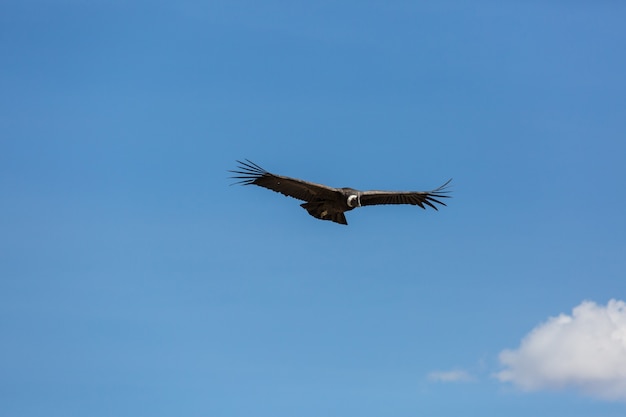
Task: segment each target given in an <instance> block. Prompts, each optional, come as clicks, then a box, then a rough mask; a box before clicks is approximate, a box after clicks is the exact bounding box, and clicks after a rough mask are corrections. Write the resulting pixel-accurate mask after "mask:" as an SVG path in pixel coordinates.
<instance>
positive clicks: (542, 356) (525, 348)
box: [496, 300, 626, 400]
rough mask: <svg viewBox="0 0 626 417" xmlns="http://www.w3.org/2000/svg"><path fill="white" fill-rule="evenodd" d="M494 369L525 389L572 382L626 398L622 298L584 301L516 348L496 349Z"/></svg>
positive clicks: (594, 393) (582, 388) (625, 318)
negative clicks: (603, 302)
mask: <svg viewBox="0 0 626 417" xmlns="http://www.w3.org/2000/svg"><path fill="white" fill-rule="evenodd" d="M500 362H501V363H502V365H503V366H504V369H503V370H502V371H501V372H499V373H497V374H496V377H497V378H498V379H499V380H500V381H503V382H511V383H513V384H514V385H516V386H518V387H519V388H521V389H523V390H540V389H559V388H567V387H574V388H577V389H579V390H580V391H581V392H583V393H585V394H587V395H590V396H593V397H596V398H602V399H609V400H626V303H624V302H623V301H617V300H611V301H609V303H608V304H607V305H606V306H599V305H597V304H596V303H593V302H591V301H584V302H583V303H581V304H580V305H579V306H577V307H575V308H574V309H573V311H572V315H571V316H569V315H565V314H561V315H559V316H558V317H551V318H549V319H548V320H547V321H546V322H545V323H543V324H540V325H539V326H537V327H536V328H535V329H533V330H532V331H531V332H530V333H529V334H528V335H526V336H525V337H524V338H523V339H522V342H521V345H520V346H519V348H517V349H515V350H504V351H502V352H501V353H500Z"/></svg>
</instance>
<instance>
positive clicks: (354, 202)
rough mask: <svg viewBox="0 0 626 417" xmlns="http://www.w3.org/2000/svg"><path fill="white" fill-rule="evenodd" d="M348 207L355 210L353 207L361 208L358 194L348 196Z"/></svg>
mask: <svg viewBox="0 0 626 417" xmlns="http://www.w3.org/2000/svg"><path fill="white" fill-rule="evenodd" d="M347 203H348V207H351V208H355V207H361V198H360V196H359V195H358V194H350V195H349V196H348V200H347Z"/></svg>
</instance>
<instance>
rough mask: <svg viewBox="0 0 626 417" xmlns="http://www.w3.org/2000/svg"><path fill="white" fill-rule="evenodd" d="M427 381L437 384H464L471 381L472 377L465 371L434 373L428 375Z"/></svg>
mask: <svg viewBox="0 0 626 417" xmlns="http://www.w3.org/2000/svg"><path fill="white" fill-rule="evenodd" d="M428 379H430V380H431V381H438V382H465V381H471V380H472V377H471V376H470V374H468V373H467V372H465V371H461V370H453V371H434V372H431V373H429V374H428Z"/></svg>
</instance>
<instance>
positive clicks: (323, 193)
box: [229, 159, 339, 202]
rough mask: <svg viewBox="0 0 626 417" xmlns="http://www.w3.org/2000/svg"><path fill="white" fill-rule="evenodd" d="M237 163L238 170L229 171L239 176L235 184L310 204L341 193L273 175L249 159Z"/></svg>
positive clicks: (323, 186)
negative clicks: (265, 189) (260, 189)
mask: <svg viewBox="0 0 626 417" xmlns="http://www.w3.org/2000/svg"><path fill="white" fill-rule="evenodd" d="M237 162H238V163H239V166H238V167H237V170H236V171H229V172H232V173H234V174H238V175H237V176H234V177H232V178H234V179H237V180H239V181H237V182H236V183H235V184H242V185H258V186H259V187H264V188H267V189H268V190H272V191H276V192H278V193H281V194H283V195H286V196H288V197H293V198H296V199H298V200H302V201H308V202H310V201H314V200H316V199H319V198H332V197H333V196H335V195H336V194H337V193H338V192H339V191H338V190H337V189H336V188H332V187H328V186H326V185H322V184H316V183H313V182H308V181H303V180H300V179H297V178H290V177H285V176H282V175H275V174H272V173H271V172H267V171H266V170H264V169H263V168H261V167H260V166H258V165H257V164H255V163H254V162H252V161H249V160H247V159H246V160H245V162H242V161H237Z"/></svg>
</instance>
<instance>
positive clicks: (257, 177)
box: [229, 159, 452, 225]
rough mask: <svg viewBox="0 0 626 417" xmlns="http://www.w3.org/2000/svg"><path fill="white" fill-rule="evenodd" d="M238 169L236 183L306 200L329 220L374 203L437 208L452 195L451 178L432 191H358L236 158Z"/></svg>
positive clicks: (342, 219)
mask: <svg viewBox="0 0 626 417" xmlns="http://www.w3.org/2000/svg"><path fill="white" fill-rule="evenodd" d="M237 162H238V163H239V166H238V167H237V170H234V171H229V172H232V173H234V174H237V175H236V176H233V177H231V178H234V179H237V180H238V181H237V182H235V184H241V185H258V186H259V187H264V188H267V189H269V190H272V191H276V192H278V193H281V194H284V195H286V196H288V197H293V198H296V199H298V200H302V201H304V203H302V204H300V206H301V207H302V208H304V209H305V210H306V211H308V212H309V214H310V215H311V216H313V217H315V218H317V219H320V220H330V221H333V222H335V223H339V224H345V225H347V224H348V221H347V220H346V216H345V214H344V213H345V212H346V211H350V210H352V209H355V208H357V207H362V206H374V205H379V204H411V205H417V206H420V207H421V208H423V209H425V208H426V206H429V207H432V208H434V209H435V210H438V209H437V206H436V205H435V204H441V205H442V206H445V205H446V204H445V203H444V202H442V201H440V200H439V199H442V198H448V197H450V196H449V195H447V194H448V193H449V191H448V190H447V188H448V184H450V181H452V180H451V179H450V180H448V181H447V182H446V183H445V184H443V185H442V186H441V187H438V188H435V189H434V190H432V191H377V190H369V191H359V190H355V189H354V188H333V187H329V186H326V185H322V184H316V183H313V182H308V181H304V180H300V179H298V178H290V177H285V176H282V175H276V174H272V173H271V172H268V171H266V170H264V169H263V168H261V167H260V166H258V165H257V164H255V163H254V162H252V161H250V160H248V159H246V160H245V161H237Z"/></svg>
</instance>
